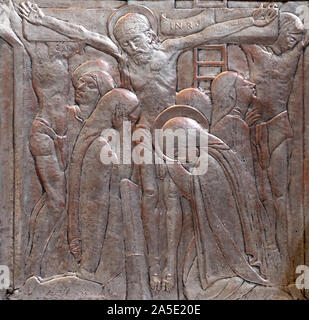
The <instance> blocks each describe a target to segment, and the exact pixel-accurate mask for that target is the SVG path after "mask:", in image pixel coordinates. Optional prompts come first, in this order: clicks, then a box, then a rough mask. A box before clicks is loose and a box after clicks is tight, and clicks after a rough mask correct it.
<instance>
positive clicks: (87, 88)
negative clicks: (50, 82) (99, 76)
mask: <svg viewBox="0 0 309 320" xmlns="http://www.w3.org/2000/svg"><path fill="white" fill-rule="evenodd" d="M99 98H100V91H99V88H98V86H97V83H96V81H95V79H94V78H92V77H91V75H87V74H86V75H83V76H82V77H80V78H79V79H78V82H77V84H76V86H75V101H76V103H77V104H78V105H79V106H89V107H90V108H94V107H95V105H96V103H97V102H98V100H99ZM81 111H82V113H83V110H81Z"/></svg>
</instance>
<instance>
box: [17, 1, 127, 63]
mask: <svg viewBox="0 0 309 320" xmlns="http://www.w3.org/2000/svg"><path fill="white" fill-rule="evenodd" d="M19 12H20V15H21V16H22V17H23V18H24V19H26V20H27V21H28V22H30V23H32V24H35V25H41V26H44V27H46V28H49V29H52V30H54V31H56V32H58V33H60V34H63V35H65V36H67V37H69V38H71V39H74V40H80V41H84V42H85V43H86V44H88V45H89V46H91V47H93V48H95V49H98V50H100V51H103V52H105V53H107V54H110V55H112V56H113V57H115V58H117V59H120V58H121V54H120V51H119V49H118V47H117V46H116V44H115V43H114V42H113V41H112V40H111V39H110V38H109V37H107V36H104V35H101V34H99V33H96V32H91V31H89V30H87V29H86V28H84V27H83V26H79V25H76V24H73V23H70V22H66V21H63V20H60V19H57V18H54V17H51V16H46V15H45V14H44V13H43V11H42V10H41V9H40V8H39V7H38V6H37V5H36V4H33V3H31V2H30V1H25V2H22V3H21V4H20V6H19Z"/></svg>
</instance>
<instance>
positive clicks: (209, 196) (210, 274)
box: [167, 134, 271, 290]
mask: <svg viewBox="0 0 309 320" xmlns="http://www.w3.org/2000/svg"><path fill="white" fill-rule="evenodd" d="M167 167H168V170H169V173H170V175H171V177H172V179H173V180H174V182H175V183H176V185H177V186H178V187H179V189H180V191H181V192H182V193H183V195H184V196H185V197H186V198H188V199H189V200H190V201H191V206H192V209H193V210H192V211H193V221H194V229H195V231H194V232H195V244H196V250H197V259H198V260H197V261H198V269H199V276H200V281H201V286H202V288H203V289H204V290H205V289H206V288H207V287H209V286H210V285H211V284H213V283H214V282H215V281H217V280H219V279H224V278H231V277H235V276H239V277H241V278H242V279H244V280H246V281H249V282H253V283H256V284H261V285H271V284H270V283H269V281H268V280H267V279H266V278H264V274H265V273H264V272H263V271H264V267H265V266H264V261H265V257H264V256H263V255H264V250H263V246H264V241H263V228H262V225H261V222H260V221H261V217H260V215H262V214H263V211H262V210H263V208H262V205H261V203H260V201H259V199H258V197H257V193H256V190H255V185H254V181H253V178H252V176H251V175H250V174H249V173H248V171H246V168H245V167H244V166H243V164H242V162H241V161H240V159H239V158H238V157H237V156H236V154H235V153H234V152H233V151H231V150H230V148H229V147H228V146H227V145H226V144H225V143H224V142H223V141H221V140H220V139H218V138H217V137H215V136H213V135H211V134H209V145H208V171H207V173H206V174H204V175H192V174H191V173H190V172H189V171H187V170H186V169H185V168H184V167H183V166H182V165H181V164H180V163H179V162H175V163H174V164H169V165H168V166H167Z"/></svg>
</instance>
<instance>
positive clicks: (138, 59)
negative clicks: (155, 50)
mask: <svg viewBox="0 0 309 320" xmlns="http://www.w3.org/2000/svg"><path fill="white" fill-rule="evenodd" d="M120 46H121V48H122V49H123V50H124V51H125V52H126V53H127V54H128V55H129V56H130V57H131V58H132V60H133V61H134V62H135V63H136V64H137V65H141V64H145V63H148V62H149V60H150V57H151V53H152V46H151V40H149V36H148V35H147V34H145V33H141V32H140V33H136V34H134V33H127V34H125V35H123V37H122V39H121V41H120Z"/></svg>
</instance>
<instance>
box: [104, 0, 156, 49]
mask: <svg viewBox="0 0 309 320" xmlns="http://www.w3.org/2000/svg"><path fill="white" fill-rule="evenodd" d="M128 13H140V14H142V15H144V16H146V18H147V19H148V21H149V23H150V25H151V28H152V30H153V31H154V32H155V33H158V20H157V18H156V16H155V15H154V14H153V12H152V11H151V10H150V9H148V8H147V7H145V6H142V5H135V4H129V5H125V6H122V7H120V8H119V9H117V10H116V11H115V12H113V13H112V14H111V15H110V16H109V18H108V20H107V32H108V35H109V37H110V38H111V39H112V40H113V41H114V42H115V43H118V41H117V40H116V38H115V36H114V32H113V31H114V27H115V24H116V23H117V21H118V20H119V19H120V18H121V17H123V16H125V15H126V14H128Z"/></svg>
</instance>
